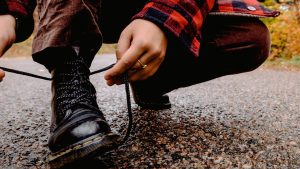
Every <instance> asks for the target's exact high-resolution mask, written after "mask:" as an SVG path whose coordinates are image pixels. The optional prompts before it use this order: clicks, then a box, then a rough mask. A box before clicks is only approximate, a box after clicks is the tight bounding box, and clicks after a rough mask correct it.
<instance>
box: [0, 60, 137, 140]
mask: <svg viewBox="0 0 300 169" xmlns="http://www.w3.org/2000/svg"><path fill="white" fill-rule="evenodd" d="M114 65H115V64H111V65H109V66H106V67H104V68H102V69H99V70H96V71H93V72H91V73H90V75H94V74H97V73H101V72H104V71H106V70H108V69H110V68H112V67H113V66H114ZM0 69H2V70H4V71H6V72H10V73H15V74H19V75H23V76H29V77H33V78H37V79H42V80H48V81H51V80H52V78H49V77H44V76H39V75H36V74H32V73H28V72H24V71H20V70H15V69H10V68H6V67H1V66H0ZM123 81H124V84H125V91H126V100H127V114H128V127H127V131H126V134H125V136H124V137H123V140H122V142H121V144H124V143H125V142H126V141H127V139H128V138H129V136H130V132H131V130H132V108H131V100H130V89H129V81H128V74H127V73H124V74H123Z"/></svg>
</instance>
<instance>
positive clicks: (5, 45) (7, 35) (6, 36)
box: [0, 15, 16, 82]
mask: <svg viewBox="0 0 300 169" xmlns="http://www.w3.org/2000/svg"><path fill="white" fill-rule="evenodd" d="M15 27H16V20H15V18H14V17H13V16H11V15H0V57H1V56H2V55H3V54H4V53H5V52H6V51H7V50H8V49H9V48H10V47H11V46H12V44H13V43H14V41H15V39H16V32H15ZM4 76H5V74H4V71H3V70H1V69H0V82H1V81H2V79H3V78H4Z"/></svg>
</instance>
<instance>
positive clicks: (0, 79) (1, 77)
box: [0, 69, 5, 82]
mask: <svg viewBox="0 0 300 169" xmlns="http://www.w3.org/2000/svg"><path fill="white" fill-rule="evenodd" d="M4 76H5V73H4V71H3V70H1V69H0V82H1V81H2V80H3V78H4Z"/></svg>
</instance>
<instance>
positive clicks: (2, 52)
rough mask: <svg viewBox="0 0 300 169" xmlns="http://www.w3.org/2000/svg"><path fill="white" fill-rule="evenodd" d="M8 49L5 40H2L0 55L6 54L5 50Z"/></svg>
mask: <svg viewBox="0 0 300 169" xmlns="http://www.w3.org/2000/svg"><path fill="white" fill-rule="evenodd" d="M5 50H6V46H5V44H4V43H3V42H0V57H1V56H2V55H3V54H4V51H5Z"/></svg>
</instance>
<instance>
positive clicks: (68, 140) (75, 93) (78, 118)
mask: <svg viewBox="0 0 300 169" xmlns="http://www.w3.org/2000/svg"><path fill="white" fill-rule="evenodd" d="M51 73H52V77H53V82H52V94H53V99H52V112H53V114H52V121H51V129H50V132H51V135H50V138H49V144H48V145H49V149H50V150H51V152H52V153H51V155H50V158H49V163H50V166H51V167H52V168H60V167H62V166H65V165H67V164H70V163H73V162H74V161H78V160H82V159H86V158H91V157H93V156H96V155H98V154H100V153H104V152H107V151H109V150H112V149H114V148H116V147H117V145H118V144H119V142H120V136H119V135H118V134H114V133H112V131H111V129H110V127H109V125H108V123H107V122H106V120H105V118H104V116H103V114H102V112H101V111H100V110H99V107H98V105H97V102H96V91H95V88H94V86H93V85H92V83H91V82H90V80H89V74H90V71H89V67H88V66H87V65H86V64H85V62H84V60H83V58H81V57H79V56H76V54H73V56H72V57H70V59H68V61H66V62H65V63H63V64H61V65H60V66H57V67H56V68H55V69H53V70H52V72H51Z"/></svg>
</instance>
